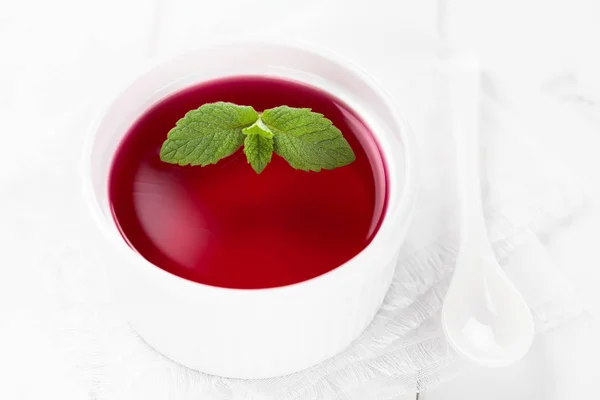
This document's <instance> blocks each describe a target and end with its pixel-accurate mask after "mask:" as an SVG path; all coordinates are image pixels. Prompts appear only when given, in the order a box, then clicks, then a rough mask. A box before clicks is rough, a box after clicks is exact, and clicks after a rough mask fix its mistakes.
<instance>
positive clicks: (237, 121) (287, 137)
mask: <svg viewBox="0 0 600 400" xmlns="http://www.w3.org/2000/svg"><path fill="white" fill-rule="evenodd" d="M242 145H243V146H244V154H246V158H247V160H248V163H249V164H250V165H251V166H252V168H253V169H254V171H256V173H259V174H260V173H261V172H262V171H263V170H264V169H265V167H266V166H267V164H268V163H269V162H270V161H271V159H272V155H273V152H275V154H277V155H279V156H281V157H283V158H284V159H285V160H286V161H287V162H288V163H289V164H290V165H291V166H292V167H293V168H296V169H300V170H303V171H320V170H321V169H334V168H338V167H343V166H345V165H348V164H350V163H352V162H353V161H354V160H355V159H356V157H355V155H354V152H353V151H352V148H351V147H350V145H349V144H348V142H347V141H346V140H345V139H344V137H343V136H342V133H341V132H340V130H339V129H337V128H336V127H335V126H333V123H332V122H331V121H330V120H328V119H327V118H325V117H324V116H323V114H318V113H314V112H312V111H311V110H310V109H309V108H292V107H288V106H281V107H275V108H271V109H269V110H265V111H264V112H263V113H262V114H258V113H257V112H256V111H255V110H254V108H252V107H249V106H239V105H237V104H233V103H225V102H218V103H211V104H205V105H203V106H201V107H199V108H198V109H196V110H192V111H189V112H188V113H187V114H186V115H185V116H184V117H183V118H181V119H180V120H179V121H177V123H176V125H175V127H174V128H173V129H171V130H170V131H169V133H168V134H167V140H165V142H164V143H163V145H162V148H161V150H160V158H161V160H162V161H164V162H167V163H171V164H178V165H201V166H206V165H208V164H215V163H217V162H218V161H219V160H221V159H223V158H225V157H228V156H230V155H231V154H233V153H235V152H236V151H237V150H238V149H239V148H240V147H241V146H242Z"/></svg>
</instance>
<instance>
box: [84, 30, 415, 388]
mask: <svg viewBox="0 0 600 400" xmlns="http://www.w3.org/2000/svg"><path fill="white" fill-rule="evenodd" d="M232 75H267V76H275V77H282V78H286V79H291V80H296V81H301V82H305V83H307V84H310V85H312V86H316V87H318V88H321V89H323V90H325V91H327V92H329V93H332V94H333V95H335V96H336V97H338V98H340V99H342V100H343V101H345V102H346V103H347V104H348V105H349V106H350V107H351V108H352V109H354V110H355V111H356V112H357V113H358V114H359V115H360V116H361V117H362V118H363V119H364V120H365V122H366V123H367V124H368V126H369V127H370V128H371V130H372V131H373V133H374V135H375V136H376V139H377V141H378V143H379V145H380V147H381V150H382V151H383V153H384V157H385V159H386V163H387V173H388V186H389V187H388V196H389V198H388V208H387V212H386V214H385V216H384V220H383V222H382V224H381V227H380V229H379V231H378V233H377V234H376V236H375V237H374V239H373V240H372V242H371V243H370V244H369V245H368V246H367V247H366V248H365V249H364V250H363V251H362V252H360V253H359V254H358V255H357V256H356V257H354V258H353V259H351V260H350V261H348V262H346V263H345V264H343V265H341V266H339V267H338V268H336V269H334V270H332V271H330V272H328V273H325V274H323V275H320V276H318V277H316V278H313V279H310V280H307V281H304V282H301V283H297V284H293V285H289V286H283V287H277V288H269V289H256V290H239V289H225V288H220V287H213V286H208V285H203V284H199V283H195V282H192V281H188V280H186V279H183V278H180V277H178V276H175V275H172V274H170V273H168V272H166V271H164V270H162V269H160V268H158V267H157V266H155V265H153V264H151V263H150V262H148V261H146V260H145V259H144V258H143V257H141V256H140V255H139V254H138V253H137V252H135V251H134V250H133V249H131V248H130V247H129V246H128V245H127V244H126V243H125V241H124V240H123V238H122V237H121V235H120V233H119V229H118V228H117V226H116V224H115V221H114V220H113V217H112V214H111V208H110V205H109V201H108V176H109V170H110V165H111V161H112V158H113V155H114V153H115V151H116V149H117V146H118V144H119V142H120V141H121V139H122V137H123V135H124V134H125V133H126V131H127V129H128V128H129V126H130V125H131V124H132V123H133V121H134V120H135V119H136V118H137V117H138V116H139V115H141V113H142V112H143V111H144V110H146V109H148V108H149V107H150V106H151V105H153V104H155V103H156V102H158V101H159V100H161V99H163V98H164V97H166V96H168V95H169V94H171V93H173V92H176V91H178V90H180V89H182V88H184V87H187V86H190V85H192V84H194V83H198V82H202V81H206V80H210V79H215V78H219V77H224V76H232ZM88 139H89V140H88V141H87V146H86V150H85V156H84V167H83V179H84V195H85V200H86V202H87V204H88V206H89V209H90V211H91V213H92V214H93V216H94V218H95V220H96V222H97V225H98V227H99V228H100V229H101V230H102V231H103V232H104V234H105V236H106V238H107V239H108V243H109V244H110V246H109V247H107V249H108V250H107V251H109V252H110V253H111V255H112V256H113V259H114V263H111V264H110V265H107V271H108V275H109V278H110V280H111V283H112V285H113V287H114V289H115V293H116V295H117V296H118V298H119V300H120V301H121V302H122V305H123V307H122V309H123V310H124V311H125V313H126V315H127V318H128V320H129V321H130V323H131V325H132V327H133V328H134V329H135V330H136V331H137V332H138V333H139V334H140V335H141V336H142V337H143V338H144V339H145V340H146V341H147V343H148V344H149V345H150V346H152V347H153V348H154V349H156V350H157V351H159V352H160V353H162V354H164V355H165V356H167V357H169V358H170V359H172V360H174V361H176V362H179V363H181V364H183V365H186V366H188V367H190V368H193V369H197V370H200V371H203V372H207V373H210V374H215V375H221V376H227V377H236V378H265V377H272V376H277V375H285V374H289V373H292V372H296V371H299V370H302V369H304V368H308V367H310V366H312V365H315V364H317V363H319V362H321V361H323V360H325V359H327V358H329V357H331V356H333V355H335V354H336V353H338V352H340V351H342V350H343V349H344V348H345V347H347V346H348V345H349V344H350V343H351V342H352V341H353V340H354V339H356V338H357V337H358V336H359V335H360V334H361V333H362V332H363V330H364V329H365V328H366V327H367V325H368V324H369V323H370V322H371V320H372V319H373V317H374V315H375V313H376V312H377V310H378V309H379V307H380V306H381V303H382V301H383V298H384V296H385V294H386V292H387V290H388V288H389V285H390V282H391V279H392V276H393V274H394V269H395V265H396V262H395V261H396V258H397V254H398V250H399V247H400V245H401V244H402V241H403V238H404V235H405V233H406V230H407V227H408V224H409V220H410V216H411V210H412V205H413V203H414V197H415V190H414V187H415V185H414V183H415V160H414V152H413V149H412V137H411V133H410V130H409V128H408V126H407V125H406V123H405V122H404V121H403V120H402V119H400V118H399V117H398V114H397V111H396V109H395V108H394V106H393V105H392V104H391V102H390V100H389V99H388V96H387V95H386V94H385V93H384V91H383V90H381V89H380V88H379V87H378V86H377V84H375V83H374V82H373V80H372V79H371V78H369V77H368V76H367V75H366V74H365V73H364V72H363V71H362V70H360V69H358V68H357V67H356V66H354V65H353V64H352V63H350V62H349V61H347V60H343V59H341V58H339V57H338V56H336V55H332V54H330V53H325V52H323V51H321V50H318V51H317V50H315V49H312V48H309V47H307V46H305V45H289V44H283V43H276V42H273V41H238V42H226V43H220V44H214V45H212V46H207V47H204V48H200V49H196V50H194V51H191V52H188V53H185V54H183V55H179V56H176V57H174V58H170V59H168V60H166V61H164V60H163V61H161V62H157V63H154V64H153V65H152V66H151V67H150V68H148V69H147V70H146V71H145V72H143V73H141V74H138V75H137V79H135V80H134V81H133V82H129V83H128V84H127V85H126V86H125V87H122V88H121V91H120V93H119V94H118V95H117V96H116V98H114V99H113V100H112V101H111V102H109V103H108V104H107V106H106V108H105V109H104V110H103V111H102V113H101V114H100V117H99V118H98V119H97V121H96V122H95V123H94V124H93V126H92V128H91V132H90V134H89V138H88Z"/></svg>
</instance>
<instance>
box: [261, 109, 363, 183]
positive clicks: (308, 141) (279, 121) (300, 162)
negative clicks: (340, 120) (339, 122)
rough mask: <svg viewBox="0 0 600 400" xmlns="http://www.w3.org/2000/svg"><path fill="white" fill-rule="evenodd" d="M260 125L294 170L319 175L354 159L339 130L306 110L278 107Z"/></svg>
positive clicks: (267, 112)
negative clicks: (268, 133) (266, 129)
mask: <svg viewBox="0 0 600 400" xmlns="http://www.w3.org/2000/svg"><path fill="white" fill-rule="evenodd" d="M260 118H261V120H262V122H263V123H264V124H265V125H266V127H267V128H268V129H269V131H270V132H272V133H273V135H274V136H273V149H274V151H275V153H276V154H278V155H279V156H281V157H283V158H285V159H286V161H287V162H288V163H289V164H290V165H291V166H292V167H294V168H296V169H301V170H303V171H317V172H318V171H320V170H321V169H334V168H337V167H343V166H344V165H348V164H350V163H351V162H353V161H354V160H355V159H356V156H355V155H354V152H353V151H352V148H351V147H350V145H349V144H348V142H347V141H346V139H344V137H343V136H342V133H341V132H340V130H339V129H337V128H336V127H335V126H333V124H332V122H331V121H330V120H328V119H327V118H325V117H324V116H323V114H318V113H314V112H311V110H310V109H309V108H291V107H288V106H281V107H276V108H272V109H269V110H266V111H265V112H263V113H262V115H261V117H260Z"/></svg>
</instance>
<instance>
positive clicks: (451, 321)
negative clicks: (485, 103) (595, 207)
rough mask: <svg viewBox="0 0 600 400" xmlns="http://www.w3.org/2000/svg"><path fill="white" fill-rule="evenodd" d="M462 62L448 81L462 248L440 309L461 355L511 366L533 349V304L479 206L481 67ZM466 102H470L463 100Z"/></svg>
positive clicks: (495, 364)
mask: <svg viewBox="0 0 600 400" xmlns="http://www.w3.org/2000/svg"><path fill="white" fill-rule="evenodd" d="M467 64H468V65H466V68H465V65H464V64H463V65H462V68H461V69H460V70H459V71H458V72H457V73H456V74H455V75H456V79H453V81H452V82H451V83H450V85H451V87H450V89H451V90H450V94H449V96H450V103H451V110H450V111H451V115H452V122H453V131H454V132H455V141H456V147H457V157H458V159H457V163H458V174H459V175H458V183H459V194H460V197H461V198H460V200H461V202H460V203H461V222H462V224H461V249H460V252H459V255H458V259H457V263H456V269H455V271H454V276H453V277H452V282H451V283H450V288H449V290H448V293H447V295H446V299H445V301H444V307H443V309H442V325H443V327H444V331H445V333H446V337H447V338H448V341H449V342H450V344H451V345H452V347H454V349H456V351H457V352H458V353H459V354H461V355H462V356H463V357H465V358H467V359H469V360H471V361H472V362H474V363H476V364H479V365H484V366H490V367H492V366H507V365H510V364H513V363H514V362H516V361H518V360H520V359H521V358H522V357H523V356H524V355H525V354H526V353H527V351H528V350H529V348H530V347H531V343H532V341H533V336H534V324H533V318H532V316H531V312H530V311H529V307H528V306H527V304H526V303H525V301H524V300H523V297H522V296H521V294H520V293H519V291H518V290H517V289H516V288H515V287H514V285H513V284H512V283H511V282H510V281H509V280H508V278H507V276H506V275H505V273H504V271H503V270H502V268H501V267H500V265H499V264H498V261H497V260H496V257H495V255H494V252H493V250H492V247H491V244H490V242H489V239H488V236H487V231H486V226H485V219H484V217H483V209H482V204H481V185H480V181H479V145H478V122H477V119H478V118H476V117H473V116H472V115H468V114H465V112H464V111H462V109H463V107H465V105H466V106H470V110H477V107H478V96H476V95H469V92H472V91H473V90H475V91H477V92H478V91H479V71H478V68H477V64H476V63H474V62H470V63H467ZM465 102H471V103H469V104H465Z"/></svg>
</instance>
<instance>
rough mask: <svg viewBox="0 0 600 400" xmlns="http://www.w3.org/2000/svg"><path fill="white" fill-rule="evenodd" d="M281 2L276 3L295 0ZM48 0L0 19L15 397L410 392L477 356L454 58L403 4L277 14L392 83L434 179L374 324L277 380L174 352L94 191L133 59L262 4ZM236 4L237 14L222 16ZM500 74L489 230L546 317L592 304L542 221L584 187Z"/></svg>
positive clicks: (4, 316) (10, 363)
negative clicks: (120, 281) (373, 10)
mask: <svg viewBox="0 0 600 400" xmlns="http://www.w3.org/2000/svg"><path fill="white" fill-rule="evenodd" d="M267 3H269V4H271V8H268V9H269V10H270V12H272V13H275V14H276V13H277V12H278V11H277V4H279V3H280V2H276V1H270V2H267ZM43 4H46V3H40V4H39V5H36V7H38V8H36V11H37V12H36V13H35V14H33V15H32V14H30V13H29V10H28V8H27V5H24V6H22V8H20V9H18V10H16V11H14V14H12V15H16V16H17V17H18V18H17V17H15V18H12V19H11V18H9V19H8V20H0V24H2V25H0V44H2V48H3V58H2V60H1V64H0V67H1V68H2V70H1V73H0V77H1V78H0V79H3V81H1V82H0V83H1V85H2V90H0V112H1V113H0V123H1V125H0V126H2V127H3V131H4V132H6V134H3V136H2V138H3V148H4V151H3V154H2V157H0V184H1V187H2V197H3V198H2V205H3V207H2V208H1V209H0V221H1V223H0V243H3V244H4V246H3V248H2V252H3V256H4V257H3V262H2V268H1V269H0V354H2V357H0V373H2V376H3V377H4V378H3V379H2V380H0V397H1V398H7V399H12V398H26V399H28V398H32V399H34V398H42V397H44V396H45V397H48V396H47V394H48V393H49V392H50V393H56V394H61V396H62V397H61V398H67V399H68V398H73V399H82V398H90V399H111V400H112V399H144V400H151V399H165V398H172V399H177V400H179V399H198V398H202V399H231V398H235V399H277V400H285V399H297V400H301V399H330V398H331V399H333V398H337V399H365V398H369V399H393V398H395V397H396V396H398V395H400V394H402V393H410V392H414V391H416V390H423V389H427V388H430V387H433V386H435V385H436V384H437V383H439V382H440V381H442V380H445V379H449V378H450V377H452V376H453V375H454V374H456V373H458V372H460V370H461V369H462V368H463V365H462V363H461V361H460V360H459V359H457V357H456V356H455V355H454V353H453V352H452V351H451V350H450V349H449V348H448V347H447V344H446V341H445V339H444V337H443V334H442V332H441V329H440V325H439V310H440V307H441V304H442V301H443V296H444V293H445V290H446V287H447V284H448V282H449V278H450V276H451V273H452V268H453V261H454V257H455V255H456V250H457V245H458V243H457V235H456V232H457V218H456V217H457V215H456V210H457V204H456V194H455V186H456V185H455V176H454V174H453V171H454V161H455V160H454V141H453V139H452V136H451V135H452V128H451V124H450V122H449V118H448V115H446V114H445V110H446V109H447V107H446V106H445V104H444V99H445V98H447V95H446V94H445V92H444V91H446V90H448V89H447V87H448V85H447V82H448V80H449V79H453V75H452V73H451V72H450V71H448V70H447V69H446V68H445V67H444V65H445V64H443V63H439V62H436V61H435V57H434V56H433V52H434V50H436V48H435V46H433V45H432V44H431V43H430V42H427V41H417V40H416V38H414V37H413V38H410V37H406V36H404V37H400V36H398V37H394V38H390V37H389V36H388V35H383V33H382V32H383V31H382V30H381V27H379V26H378V24H380V23H381V22H380V21H381V20H382V19H383V20H384V21H392V20H393V18H394V16H390V15H385V13H380V14H378V16H377V18H378V19H375V18H371V19H368V18H362V14H361V10H360V9H359V8H358V7H350V8H349V10H348V11H347V12H346V14H345V18H341V19H338V20H335V23H336V24H335V29H333V28H332V24H333V22H331V21H332V19H331V17H332V15H335V14H332V13H333V12H334V11H335V10H336V9H335V7H333V6H331V5H330V6H329V8H326V9H325V11H327V10H328V11H329V14H328V13H327V12H323V13H322V14H318V15H314V14H306V13H303V12H302V10H301V9H298V10H296V11H297V13H296V15H295V16H294V17H293V18H292V17H291V16H290V15H293V14H294V13H293V12H289V10H286V11H288V12H287V13H286V15H288V17H287V19H286V20H284V21H283V22H282V21H281V20H279V22H278V23H276V24H269V25H268V26H267V28H266V30H267V31H270V32H271V33H273V32H278V31H279V29H281V30H282V31H283V32H285V34H287V35H289V36H290V37H300V38H304V39H311V40H313V41H317V42H319V43H321V44H325V45H327V44H329V45H334V46H335V47H336V48H337V49H338V51H340V52H342V53H344V54H346V55H348V56H350V57H352V58H354V59H356V60H357V61H358V62H359V63H361V64H362V65H364V66H365V67H366V68H367V69H369V70H370V71H371V72H372V73H373V74H374V75H375V76H376V78H378V79H379V80H380V81H381V82H382V84H383V85H384V86H385V87H386V88H387V89H388V90H389V91H390V92H391V94H392V95H393V97H394V98H395V100H396V102H397V103H398V105H399V107H400V108H401V109H402V110H403V111H404V114H405V115H406V117H407V118H408V119H409V120H410V122H411V124H412V125H413V129H414V131H415V132H416V134H417V138H418V144H419V150H420V159H421V164H422V165H421V166H422V171H421V179H422V187H421V193H420V198H419V203H418V206H417V209H416V217H415V220H414V223H413V226H412V228H411V230H410V232H409V234H408V239H407V241H406V243H405V245H404V248H403V252H402V257H401V259H400V262H399V264H398V268H397V272H396V276H395V279H394V282H393V285H392V289H391V290H390V293H389V294H388V296H387V298H386V301H385V304H384V306H383V307H382V309H381V310H380V312H379V313H378V315H377V316H376V318H375V320H374V322H373V324H371V326H369V328H368V329H367V330H366V332H365V333H364V334H363V336H362V337H361V338H359V339H358V340H357V341H356V342H355V343H354V344H353V345H352V346H351V347H350V348H349V349H347V350H346V351H345V352H343V353H342V354H340V355H338V356H336V357H334V358H333V359H331V360H329V361H326V362H324V363H323V364H321V365H318V366H316V367H314V368H312V369H310V370H308V371H303V372H300V373H297V374H293V375H290V376H286V377H281V378H274V379H269V380H257V381H243V380H231V379H224V378H220V377H214V376H208V375H205V374H202V373H198V372H195V371H191V370H188V369H186V368H183V367H181V366H179V365H177V364H175V363H173V362H171V361H169V360H166V359H165V358H164V357H162V356H161V355H160V354H157V353H155V352H154V351H152V350H151V349H150V348H148V346H147V345H146V344H145V343H144V342H143V341H142V340H141V339H140V338H139V337H138V336H137V335H136V334H135V333H134V332H133V331H132V330H131V329H130V328H129V326H128V325H127V323H126V321H125V320H124V319H123V318H122V317H121V316H120V315H119V314H118V304H115V303H114V302H113V300H112V297H111V295H110V290H109V285H108V283H107V282H106V277H105V276H104V273H103V268H102V265H103V262H104V261H106V256H105V255H104V254H103V252H102V250H103V248H102V246H101V245H100V244H99V243H100V242H99V241H100V240H102V239H101V238H100V237H99V235H98V234H97V233H96V231H95V230H94V227H93V224H92V223H91V221H90V220H89V218H88V216H87V210H85V209H84V207H83V204H82V201H81V199H80V187H79V178H80V177H79V166H80V162H79V161H80V149H81V143H82V135H83V134H84V132H85V128H86V127H87V123H88V121H89V119H90V116H91V114H92V113H93V112H94V106H93V100H94V94H95V93H96V92H97V91H98V90H100V89H101V88H102V87H103V86H104V85H105V84H107V83H109V82H110V80H111V79H113V78H114V76H115V75H116V74H118V73H119V70H120V69H122V68H126V67H129V66H130V65H133V64H135V63H138V62H140V61H143V60H144V59H145V58H146V57H147V56H148V55H151V54H153V53H155V52H157V51H163V50H169V49H170V48H171V47H172V46H171V42H169V40H171V39H179V40H180V41H183V40H184V38H187V41H188V42H191V41H192V39H190V38H191V37H197V38H198V41H200V40H204V39H203V37H202V35H204V34H209V33H210V32H212V31H211V29H215V30H216V31H217V32H220V33H231V32H232V31H235V30H236V29H238V30H239V29H240V28H239V26H240V24H239V23H240V22H241V21H242V20H243V18H242V17H241V15H242V14H244V13H245V14H244V15H249V13H251V11H252V9H254V8H255V7H256V5H252V6H250V5H247V6H244V7H241V6H239V5H238V6H239V7H241V11H240V10H238V11H239V12H236V13H234V12H233V10H234V9H236V7H234V6H233V5H232V4H233V3H232V2H227V4H229V5H230V7H223V8H222V9H220V10H221V13H220V14H218V15H213V19H214V20H213V21H212V22H211V24H210V27H212V28H208V27H207V25H203V24H200V23H199V24H196V25H195V24H193V22H194V18H192V16H190V15H191V14H193V13H186V12H184V11H183V10H184V9H183V8H180V9H170V11H169V12H170V13H173V12H175V13H176V14H177V13H178V14H177V15H178V18H174V17H173V15H170V17H169V18H173V19H171V21H175V20H177V21H179V22H180V23H178V24H175V23H172V24H171V25H166V28H164V27H163V28H162V30H159V31H157V29H158V28H157V26H158V25H160V24H161V23H164V19H165V18H166V17H165V15H168V13H167V12H166V11H164V10H161V8H160V7H158V8H156V7H155V6H157V5H160V4H163V6H164V3H161V2H156V3H152V4H151V5H150V6H148V5H146V3H145V2H144V3H143V4H142V2H137V1H136V2H132V3H124V2H119V7H121V6H122V7H123V9H120V8H119V10H120V11H121V13H117V12H115V13H111V12H110V11H106V10H109V9H108V8H101V7H100V6H99V5H96V6H94V7H92V6H89V7H82V6H78V4H79V3H76V2H73V3H69V12H71V13H75V14H74V15H80V16H91V15H94V14H98V13H99V14H102V13H104V14H106V15H105V17H106V18H111V24H110V27H107V26H106V20H101V19H100V21H102V22H101V23H96V24H93V23H91V22H90V21H98V19H95V20H92V19H89V18H88V19H86V18H84V17H81V18H73V19H71V20H69V21H61V22H63V23H64V24H66V27H65V26H63V29H57V28H55V27H54V25H53V24H52V21H51V19H50V20H49V19H48V18H47V17H46V16H47V15H48V14H49V15H56V14H55V13H54V14H53V11H54V10H55V9H56V7H57V5H56V3H55V2H49V3H48V5H46V6H44V5H43ZM64 4H66V2H65V3H64ZM125 4H128V5H127V6H126V5H125ZM190 4H191V3H190ZM240 4H241V3H240ZM331 4H333V3H331ZM338 6H339V4H338ZM15 7H18V6H15ZM39 7H42V8H43V7H47V9H41V10H40V9H39ZM265 9H267V7H265ZM115 10H116V9H115ZM128 10H129V11H130V12H128ZM134 11H135V13H134ZM9 15H11V14H9ZM132 15H137V18H132ZM232 15H234V16H236V17H235V18H234V19H233V20H232V19H231V18H230V17H231V16H232ZM186 16H187V17H186ZM186 18H187V22H185V19H186ZM219 18H221V20H222V21H223V23H224V24H225V25H219V23H218V21H219ZM236 18H237V19H236ZM182 20H184V22H181V21H182ZM201 20H202V21H204V20H206V19H201ZM161 21H162V22H161ZM326 22H327V23H326ZM90 23H91V24H90ZM157 24H158V25H157ZM219 26H221V29H222V31H219V28H218V27H219ZM223 26H226V27H227V29H225V28H223ZM253 26H258V25H253ZM40 27H42V28H40ZM44 28H45V29H47V30H44ZM109 28H110V29H109ZM248 29H250V30H252V29H254V28H248ZM357 29H358V30H360V33H361V34H360V35H356V34H355V32H356V31H357ZM258 31H259V30H258V29H254V30H252V32H253V33H256V32H258ZM368 32H372V34H371V35H369V34H368ZM15 37H19V38H20V40H19V41H18V44H15V43H17V42H15V41H14V38H15ZM415 43H416V44H415ZM187 44H189V43H183V45H187ZM483 89H484V95H483V102H482V104H481V121H482V122H481V126H482V152H483V153H482V154H483V160H484V172H483V175H484V200H485V204H486V215H487V218H488V223H489V228H490V236H491V238H492V239H493V241H494V245H495V249H496V250H497V254H498V256H499V258H500V260H501V261H502V263H503V265H505V266H506V270H507V272H508V273H509V275H510V276H511V278H513V279H514V280H515V282H516V284H517V286H518V287H519V288H520V289H521V290H522V291H523V293H524V294H525V295H526V297H527V300H528V302H529V304H530V305H531V307H532V309H533V312H534V315H535V318H536V326H537V329H538V330H539V331H544V330H547V329H550V328H552V327H553V326H556V325H557V324H560V323H561V322H564V321H565V320H566V319H568V318H571V317H573V316H575V315H577V314H579V313H580V312H581V309H580V307H579V305H578V302H577V299H576V296H575V294H574V293H573V291H572V289H571V288H570V287H568V286H567V285H566V284H565V283H564V279H562V277H561V276H560V273H559V272H558V271H557V270H556V269H555V267H554V266H553V264H552V262H551V260H550V259H549V258H548V256H547V253H546V252H545V250H544V249H543V246H542V245H541V244H540V242H539V240H538V236H537V235H538V234H540V233H544V234H548V233H551V232H552V231H553V230H554V229H557V228H559V226H558V225H559V224H560V222H561V221H563V220H564V219H565V218H568V217H569V216H571V215H572V214H573V213H574V212H575V211H576V210H577V209H578V208H579V207H581V206H582V204H583V201H584V196H583V192H582V190H581V186H580V185H579V184H578V182H577V181H576V179H575V178H574V177H573V176H571V175H570V174H569V173H568V172H565V171H566V169H565V168H563V166H562V165H561V164H560V163H559V162H557V160H556V159H555V157H554V156H551V155H548V154H546V153H545V151H544V149H543V143H539V142H536V141H535V140H533V141H532V140H531V137H532V135H529V131H528V129H535V122H534V123H533V124H531V123H523V121H521V120H520V119H519V118H518V117H517V114H516V113H514V112H513V111H512V110H509V109H505V108H503V106H502V105H501V103H500V102H498V101H497V99H496V98H495V95H494V92H493V90H491V89H490V87H489V86H486V85H484V88H483ZM474 90H477V88H473V87H471V88H465V94H464V99H465V104H464V113H465V117H467V118H471V117H475V116H476V113H477V109H476V108H477V104H474V103H473V102H472V99H473V98H474V97H473V96H471V95H469V93H471V94H472V93H474V92H473V91H474ZM469 99H471V100H469ZM32 350H33V352H32Z"/></svg>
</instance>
